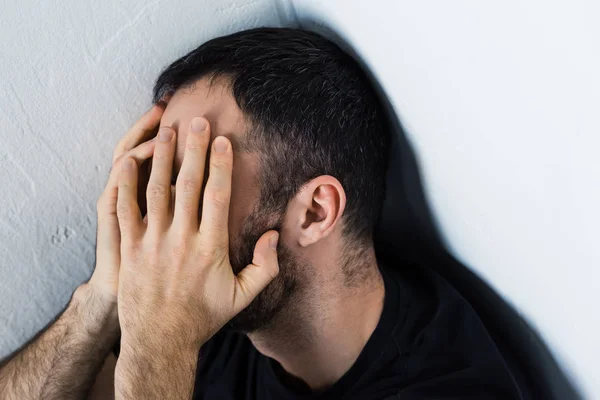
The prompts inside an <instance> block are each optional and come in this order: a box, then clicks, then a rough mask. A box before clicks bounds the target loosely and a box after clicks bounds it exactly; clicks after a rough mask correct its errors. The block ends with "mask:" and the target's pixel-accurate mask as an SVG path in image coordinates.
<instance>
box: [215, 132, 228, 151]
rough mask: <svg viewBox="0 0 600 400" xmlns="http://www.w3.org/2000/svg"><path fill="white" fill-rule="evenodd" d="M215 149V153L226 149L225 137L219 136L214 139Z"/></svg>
mask: <svg viewBox="0 0 600 400" xmlns="http://www.w3.org/2000/svg"><path fill="white" fill-rule="evenodd" d="M215 151H216V152H217V153H225V151H227V139H225V138H224V137H223V136H219V137H217V138H216V139H215Z"/></svg>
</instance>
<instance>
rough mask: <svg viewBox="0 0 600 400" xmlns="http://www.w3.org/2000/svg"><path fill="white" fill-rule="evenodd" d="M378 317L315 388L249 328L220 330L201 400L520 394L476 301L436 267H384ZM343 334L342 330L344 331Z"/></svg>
mask: <svg viewBox="0 0 600 400" xmlns="http://www.w3.org/2000/svg"><path fill="white" fill-rule="evenodd" d="M380 270H381V272H382V275H383V278H384V282H385V299H384V306H383V311H382V314H381V317H380V320H379V323H378V325H377V327H376V329H375V331H374V332H373V334H372V335H371V337H370V338H369V340H368V341H367V344H366V345H365V347H364V349H363V350H362V352H361V353H360V355H359V357H358V359H357V360H356V362H355V363H354V365H352V367H351V368H350V369H349V370H348V371H347V372H346V373H345V374H344V375H343V376H342V377H341V378H340V379H339V380H338V381H337V382H336V383H335V384H334V385H333V386H331V387H330V388H328V389H326V390H325V391H322V392H319V393H313V392H311V391H310V389H309V388H308V386H306V385H298V384H295V385H293V384H291V383H290V381H291V379H289V376H287V379H286V373H285V371H283V369H282V367H281V366H280V365H279V363H277V362H276V361H275V360H273V359H271V358H269V357H266V356H264V355H262V354H261V353H259V352H258V351H257V350H256V349H255V348H254V346H253V345H252V343H251V342H250V340H249V339H248V338H247V337H246V336H245V335H243V334H239V333H234V332H230V331H226V330H222V331H221V332H219V333H217V334H216V335H215V336H214V337H213V338H212V339H211V340H210V341H208V342H207V343H206V344H205V345H204V346H203V347H202V349H201V351H200V357H199V362H198V369H197V376H196V387H195V392H194V398H195V399H207V400H221V399H223V400H225V399H227V400H229V399H248V400H253V399H257V400H269V399H276V400H283V399H294V400H299V399H503V400H504V399H519V398H520V396H519V389H518V387H517V386H516V384H515V383H514V380H513V378H512V375H511V372H510V370H509V369H508V367H507V366H506V364H505V362H504V360H503V358H502V356H501V354H500V353H499V351H498V349H497V348H496V346H495V344H494V342H493V341H492V339H491V338H490V336H489V334H488V332H487V331H486V329H485V328H484V326H483V324H482V322H481V321H480V319H479V317H478V316H477V314H476V313H475V311H474V310H473V309H472V308H471V306H470V305H469V304H468V303H467V302H466V301H465V300H464V299H463V298H462V297H461V296H460V295H459V294H458V293H457V292H456V290H454V288H453V287H452V286H451V285H450V284H449V283H448V282H446V281H445V280H444V279H443V278H442V277H440V276H439V275H437V274H436V273H434V272H433V271H429V270H424V269H412V270H410V271H403V272H402V275H401V274H400V273H399V272H398V271H396V270H391V269H389V268H385V267H380ZM342 334H343V332H340V335H342Z"/></svg>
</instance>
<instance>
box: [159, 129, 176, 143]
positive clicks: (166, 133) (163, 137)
mask: <svg viewBox="0 0 600 400" xmlns="http://www.w3.org/2000/svg"><path fill="white" fill-rule="evenodd" d="M172 137H173V131H172V130H171V129H170V128H161V129H160V132H159V134H158V140H160V141H161V142H168V141H169V140H171V138H172Z"/></svg>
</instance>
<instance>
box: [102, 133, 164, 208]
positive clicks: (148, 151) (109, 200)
mask: <svg viewBox="0 0 600 400" xmlns="http://www.w3.org/2000/svg"><path fill="white" fill-rule="evenodd" d="M153 153H154V141H150V142H144V143H142V144H140V145H139V146H137V147H136V148H134V149H132V150H129V151H128V152H127V153H126V154H125V156H124V157H120V158H119V159H118V160H116V161H115V163H114V164H113V166H112V169H111V171H110V174H109V176H108V181H107V183H106V187H105V188H104V191H103V192H102V195H100V198H99V199H98V204H97V206H98V217H99V219H102V218H103V217H114V218H116V217H117V209H116V206H117V190H118V185H119V175H120V173H121V164H122V163H123V160H124V159H125V157H131V158H133V159H134V160H135V162H136V164H137V165H138V166H140V165H141V164H142V163H143V162H144V161H145V160H147V159H149V158H150V157H151V156H152V154H153Z"/></svg>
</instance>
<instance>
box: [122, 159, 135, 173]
mask: <svg viewBox="0 0 600 400" xmlns="http://www.w3.org/2000/svg"><path fill="white" fill-rule="evenodd" d="M122 168H123V171H129V170H130V169H131V168H133V160H132V159H131V158H126V159H125V160H123V166H122Z"/></svg>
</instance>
